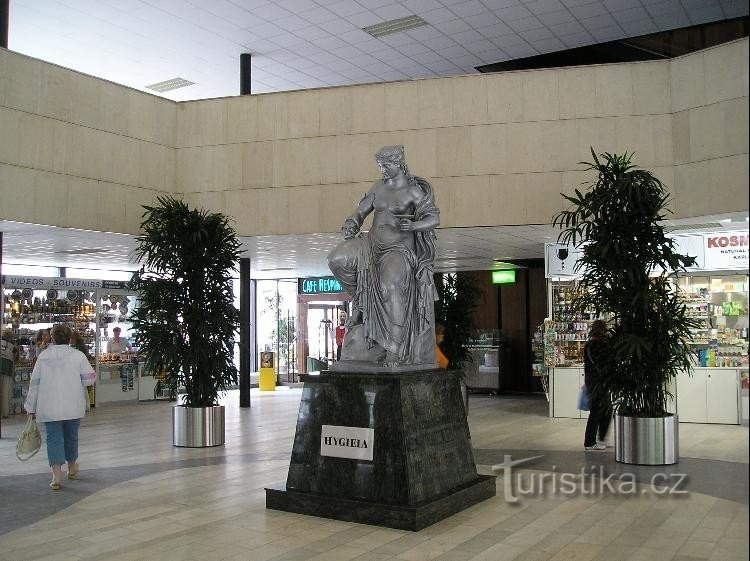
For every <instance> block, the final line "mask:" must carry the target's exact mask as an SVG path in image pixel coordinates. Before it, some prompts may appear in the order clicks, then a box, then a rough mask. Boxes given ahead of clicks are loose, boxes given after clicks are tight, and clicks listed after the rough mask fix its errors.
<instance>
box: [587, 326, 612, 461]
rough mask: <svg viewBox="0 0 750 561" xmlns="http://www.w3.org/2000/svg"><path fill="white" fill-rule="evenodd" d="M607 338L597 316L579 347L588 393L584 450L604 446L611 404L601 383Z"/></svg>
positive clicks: (601, 448)
mask: <svg viewBox="0 0 750 561" xmlns="http://www.w3.org/2000/svg"><path fill="white" fill-rule="evenodd" d="M608 355H609V342H608V340H607V324H606V323H605V322H604V321H602V320H600V319H598V320H596V321H594V322H593V323H592V324H591V329H590V331H589V339H588V341H586V345H585V346H584V348H583V356H584V359H583V375H584V380H585V382H584V383H585V384H586V389H587V391H588V394H589V418H588V421H586V434H585V436H584V440H583V447H584V448H585V449H586V450H606V448H607V445H606V444H605V443H604V441H605V440H606V438H607V431H609V424H610V422H611V421H612V404H611V402H610V397H609V390H608V389H607V388H606V387H603V386H604V384H603V381H604V378H605V371H604V369H605V368H606V363H607V357H608Z"/></svg>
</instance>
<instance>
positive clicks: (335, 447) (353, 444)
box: [320, 425, 375, 461]
mask: <svg viewBox="0 0 750 561" xmlns="http://www.w3.org/2000/svg"><path fill="white" fill-rule="evenodd" d="M374 446H375V431H374V429H370V428H363V427H338V426H335V425H323V426H322V427H321V429H320V455H321V456H332V457H334V458H349V459H352V460H367V461H372V450H373V448H374Z"/></svg>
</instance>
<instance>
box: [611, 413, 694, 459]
mask: <svg viewBox="0 0 750 561" xmlns="http://www.w3.org/2000/svg"><path fill="white" fill-rule="evenodd" d="M679 459H680V454H679V423H678V421H677V415H671V416H669V417H622V416H620V415H615V460H617V461H618V462H622V463H624V464H641V465H647V466H665V465H670V464H676V463H677V462H678V461H679Z"/></svg>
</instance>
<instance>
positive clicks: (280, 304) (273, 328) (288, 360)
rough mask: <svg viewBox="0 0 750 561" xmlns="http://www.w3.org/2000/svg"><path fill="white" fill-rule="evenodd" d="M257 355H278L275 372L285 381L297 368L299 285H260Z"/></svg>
mask: <svg viewBox="0 0 750 561" xmlns="http://www.w3.org/2000/svg"><path fill="white" fill-rule="evenodd" d="M257 309H258V313H257V316H258V318H257V326H258V327H257V336H258V351H259V352H262V351H272V352H274V353H276V355H275V356H276V364H275V366H276V369H277V373H278V375H279V377H280V378H282V379H284V380H286V379H287V378H288V376H289V375H290V373H293V372H294V371H295V370H296V368H295V360H296V356H295V345H294V343H295V341H296V338H297V327H296V325H297V323H296V322H297V317H296V316H297V281H296V280H294V279H282V280H259V281H257Z"/></svg>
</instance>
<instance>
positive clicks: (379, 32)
mask: <svg viewBox="0 0 750 561" xmlns="http://www.w3.org/2000/svg"><path fill="white" fill-rule="evenodd" d="M423 25H427V22H426V21H425V20H423V19H422V18H420V17H419V16H409V17H407V18H399V19H392V20H390V21H384V22H383V23H378V24H377V25H371V26H369V27H363V28H362V31H365V32H367V33H369V34H370V35H372V36H373V37H383V36H385V35H390V34H391V33H400V32H401V31H408V30H410V29H414V28H416V27H422V26H423Z"/></svg>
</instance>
